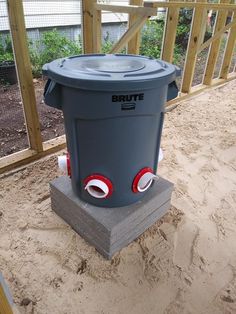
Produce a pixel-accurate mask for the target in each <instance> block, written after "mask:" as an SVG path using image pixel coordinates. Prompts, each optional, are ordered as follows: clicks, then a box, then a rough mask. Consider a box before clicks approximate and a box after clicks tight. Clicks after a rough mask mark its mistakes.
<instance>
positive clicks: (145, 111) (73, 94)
mask: <svg viewBox="0 0 236 314" xmlns="http://www.w3.org/2000/svg"><path fill="white" fill-rule="evenodd" d="M43 73H44V74H45V75H46V76H47V77H48V78H49V79H48V82H47V84H46V86H45V91H44V97H45V103H46V104H47V105H49V106H51V107H55V108H57V109H61V110H62V111H63V115H64V119H65V131H66V139H67V146H68V151H69V155H70V167H71V182H72V186H73V190H74V192H75V193H76V194H77V195H78V197H79V198H81V199H82V200H84V201H86V202H88V203H91V204H94V205H96V206H103V207H119V206H124V205H128V204H131V203H134V202H136V201H138V200H139V199H141V198H142V197H143V196H144V194H145V193H147V192H148V190H149V188H151V185H152V182H153V180H155V179H156V176H155V174H156V171H157V164H158V154H159V148H160V140H161V133H162V126H163V118H164V104H165V102H166V100H167V99H168V100H170V99H172V98H175V97H176V96H177V94H178V89H177V86H176V84H175V78H176V76H178V75H179V74H180V70H179V69H178V68H177V67H175V66H174V65H172V64H169V63H167V62H163V61H160V60H155V59H151V58H147V57H143V56H135V55H118V54H117V55H104V54H98V55H81V56H75V57H70V58H64V59H58V60H55V61H53V62H51V63H49V64H46V65H45V66H44V68H43Z"/></svg>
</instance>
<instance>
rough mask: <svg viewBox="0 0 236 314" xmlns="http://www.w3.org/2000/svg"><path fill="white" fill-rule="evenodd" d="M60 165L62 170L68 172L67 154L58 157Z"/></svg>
mask: <svg viewBox="0 0 236 314" xmlns="http://www.w3.org/2000/svg"><path fill="white" fill-rule="evenodd" d="M57 162H58V167H59V169H60V170H61V171H63V172H65V173H67V157H66V155H62V156H58V157H57Z"/></svg>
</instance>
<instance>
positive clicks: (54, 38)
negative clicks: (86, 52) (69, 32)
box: [29, 29, 82, 76]
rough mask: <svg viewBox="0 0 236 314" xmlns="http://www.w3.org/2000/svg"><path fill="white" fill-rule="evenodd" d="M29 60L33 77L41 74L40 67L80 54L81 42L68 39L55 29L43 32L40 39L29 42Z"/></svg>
mask: <svg viewBox="0 0 236 314" xmlns="http://www.w3.org/2000/svg"><path fill="white" fill-rule="evenodd" d="M29 51H30V59H31V63H32V71H33V75H34V76H39V75H41V73H42V66H43V65H44V64H45V63H48V62H51V61H52V60H55V59H58V58H64V57H68V56H73V55H79V54H81V53H82V47H81V40H80V38H78V40H76V41H72V40H70V39H68V38H67V37H66V36H63V35H61V34H60V33H59V32H58V31H57V30H56V29H54V30H52V31H48V32H44V33H43V34H42V37H41V38H40V39H39V40H37V41H35V42H32V41H29Z"/></svg>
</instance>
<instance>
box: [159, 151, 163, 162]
mask: <svg viewBox="0 0 236 314" xmlns="http://www.w3.org/2000/svg"><path fill="white" fill-rule="evenodd" d="M163 157H164V156H163V151H162V149H161V148H160V150H159V156H158V162H160V161H162V159H163Z"/></svg>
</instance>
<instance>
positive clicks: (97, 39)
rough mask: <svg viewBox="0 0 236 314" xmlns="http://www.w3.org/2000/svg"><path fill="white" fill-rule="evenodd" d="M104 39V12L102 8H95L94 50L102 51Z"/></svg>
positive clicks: (96, 51) (95, 51)
mask: <svg viewBox="0 0 236 314" xmlns="http://www.w3.org/2000/svg"><path fill="white" fill-rule="evenodd" d="M101 40H102V14H101V11H100V10H96V9H94V12H93V52H94V53H100V52H101Z"/></svg>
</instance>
